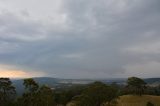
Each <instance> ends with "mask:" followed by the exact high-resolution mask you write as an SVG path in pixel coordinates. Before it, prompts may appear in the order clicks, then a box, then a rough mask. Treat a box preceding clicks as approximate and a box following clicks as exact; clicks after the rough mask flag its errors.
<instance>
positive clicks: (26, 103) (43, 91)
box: [18, 78, 55, 106]
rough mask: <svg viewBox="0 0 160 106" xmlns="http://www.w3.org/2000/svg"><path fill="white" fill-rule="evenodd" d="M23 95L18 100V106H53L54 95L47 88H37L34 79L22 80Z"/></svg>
mask: <svg viewBox="0 0 160 106" xmlns="http://www.w3.org/2000/svg"><path fill="white" fill-rule="evenodd" d="M23 85H24V86H25V90H26V91H25V93H23V96H22V97H21V98H19V99H18V105H19V106H55V102H54V93H53V90H52V89H51V88H49V87H48V86H45V85H43V86H41V87H39V85H38V83H37V82H35V81H34V79H32V78H29V79H24V82H23Z"/></svg>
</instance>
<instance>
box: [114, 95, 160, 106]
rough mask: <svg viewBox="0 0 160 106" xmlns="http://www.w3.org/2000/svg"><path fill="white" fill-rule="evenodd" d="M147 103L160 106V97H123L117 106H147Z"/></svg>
mask: <svg viewBox="0 0 160 106" xmlns="http://www.w3.org/2000/svg"><path fill="white" fill-rule="evenodd" d="M147 102H151V103H153V104H154V105H155V106H160V96H151V95H143V96H131V95H125V96H121V97H120V99H119V100H118V105H117V106H146V104H147Z"/></svg>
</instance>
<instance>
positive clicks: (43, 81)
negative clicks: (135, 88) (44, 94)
mask: <svg viewBox="0 0 160 106" xmlns="http://www.w3.org/2000/svg"><path fill="white" fill-rule="evenodd" d="M33 79H34V80H35V81H36V82H38V83H39V84H40V85H48V86H49V87H52V88H65V87H69V86H72V85H75V84H88V83H92V82H94V81H101V82H103V83H105V84H110V83H113V82H116V83H117V84H120V85H125V84H126V80H127V79H126V78H112V79H60V78H50V77H36V78H33ZM144 80H145V82H146V83H148V84H149V85H151V86H157V85H159V84H160V78H147V79H144ZM12 82H13V84H14V86H15V87H16V89H17V91H18V94H21V93H22V92H24V86H23V79H13V80H12Z"/></svg>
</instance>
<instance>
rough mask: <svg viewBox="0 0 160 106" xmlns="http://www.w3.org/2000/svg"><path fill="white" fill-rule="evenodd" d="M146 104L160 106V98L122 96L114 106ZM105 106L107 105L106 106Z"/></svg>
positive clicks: (69, 105)
mask: <svg viewBox="0 0 160 106" xmlns="http://www.w3.org/2000/svg"><path fill="white" fill-rule="evenodd" d="M147 102H151V103H153V104H154V106H160V96H152V95H143V96H132V95H124V96H121V97H120V98H119V100H118V104H117V105H114V106H146V104H147ZM67 106H76V105H75V104H74V103H69V104H68V105H67ZM106 106H107V105H106Z"/></svg>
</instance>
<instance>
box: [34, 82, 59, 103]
mask: <svg viewBox="0 0 160 106" xmlns="http://www.w3.org/2000/svg"><path fill="white" fill-rule="evenodd" d="M37 98H38V101H37V102H38V104H39V105H38V106H55V105H56V104H55V101H54V92H53V90H52V89H51V88H49V87H48V86H46V85H43V86H42V87H41V88H40V89H39V91H38V95H37Z"/></svg>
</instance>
